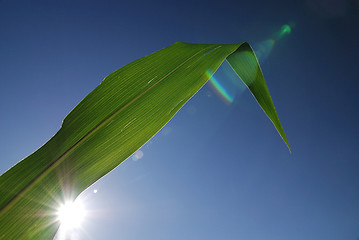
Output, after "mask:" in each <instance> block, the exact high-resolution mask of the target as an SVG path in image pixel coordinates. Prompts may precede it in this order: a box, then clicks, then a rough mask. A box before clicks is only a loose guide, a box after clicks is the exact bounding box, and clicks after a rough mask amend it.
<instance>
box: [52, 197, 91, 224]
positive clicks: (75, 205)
mask: <svg viewBox="0 0 359 240" xmlns="http://www.w3.org/2000/svg"><path fill="white" fill-rule="evenodd" d="M57 216H58V218H57V219H58V220H59V221H60V223H61V227H63V228H65V229H73V228H79V227H81V223H82V221H83V220H84V218H85V216H86V210H85V207H84V205H83V203H82V202H81V201H75V202H65V203H64V204H62V205H61V206H60V208H59V210H58V212H57Z"/></svg>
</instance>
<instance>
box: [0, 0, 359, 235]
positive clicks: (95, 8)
mask: <svg viewBox="0 0 359 240" xmlns="http://www.w3.org/2000/svg"><path fill="white" fill-rule="evenodd" d="M358 23H359V1H357V0H356V1H354V0H352V1H349V0H311V1H276V0H274V1H264V0H263V1H238V0H237V1H196V2H193V1H162V2H161V1H142V2H141V1H137V2H136V1H4V0H3V1H0V81H1V87H0V112H1V118H0V119H1V120H0V123H1V124H0V133H1V134H0V172H1V173H3V172H5V171H6V170H7V169H8V168H10V167H11V166H12V165H14V164H15V163H17V162H18V161H19V160H21V159H22V158H24V157H26V156H27V155H29V154H30V153H32V152H33V151H35V150H36V149H37V148H38V147H40V146H41V145H42V144H44V143H45V142H46V141H47V140H48V139H50V137H51V136H52V135H53V134H55V132H56V131H57V130H58V128H59V127H60V125H61V122H62V120H63V119H64V117H65V116H66V115H67V113H69V112H70V110H71V109H72V108H73V107H75V106H76V105H77V104H78V103H79V101H80V100H81V99H83V98H84V97H85V96H86V95H87V94H88V93H89V92H90V91H91V90H93V89H94V88H95V87H96V86H97V85H98V84H99V83H100V82H101V80H102V79H103V78H104V77H105V76H107V75H108V74H110V73H111V72H113V71H115V70H116V69H118V68H120V67H121V66H123V65H125V64H127V63H129V62H131V61H133V60H135V59H137V58H140V57H143V56H145V55H147V54H149V53H151V52H154V51H157V50H159V49H161V48H164V47H166V46H168V45H171V44H173V43H174V42H178V41H186V42H193V43H235V42H243V41H248V42H249V43H250V44H252V46H254V47H255V50H256V49H257V50H258V49H259V47H260V46H261V44H262V45H263V41H265V40H268V39H271V38H274V35H275V33H276V32H278V31H279V30H280V29H281V27H282V26H283V25H284V24H290V26H292V31H291V33H290V34H289V35H286V36H284V37H283V38H281V39H279V40H277V41H276V42H275V44H274V46H273V49H272V51H268V57H267V58H262V59H260V63H261V65H262V70H263V73H264V77H265V79H266V81H267V84H268V87H269V90H270V92H271V95H272V98H273V101H274V104H275V106H276V108H277V112H278V114H279V117H280V119H281V121H282V124H283V127H284V130H285V131H286V134H287V137H288V140H289V142H290V144H291V147H292V151H293V153H292V154H289V152H288V150H287V148H286V146H285V144H284V143H283V142H282V140H281V138H280V137H279V135H278V134H277V133H276V131H275V129H274V127H273V126H272V124H271V122H270V121H269V120H268V119H267V118H266V116H265V115H264V113H263V112H262V110H261V109H260V107H259V106H258V105H257V103H256V102H255V100H254V99H253V97H252V96H251V94H250V93H249V91H248V90H244V91H243V85H241V84H240V83H238V84H237V85H236V84H234V85H233V84H232V89H231V91H232V92H233V93H236V96H235V99H234V101H233V103H231V104H228V103H227V104H226V103H224V102H223V101H222V100H221V99H220V98H218V97H217V94H216V92H215V90H214V89H213V88H211V87H210V86H209V84H207V85H206V86H204V87H203V88H202V89H201V91H199V92H198V94H197V95H196V96H195V97H194V98H193V99H191V100H190V101H189V102H188V103H187V104H186V105H185V106H184V108H183V109H182V110H181V111H180V112H179V113H178V114H177V115H176V116H175V117H174V118H173V119H172V120H171V121H170V123H169V124H168V125H166V127H165V128H164V129H163V130H162V131H161V132H159V133H158V134H157V135H156V136H155V137H154V138H153V139H152V140H151V141H150V142H149V143H147V144H146V145H145V146H143V147H142V149H141V151H142V153H143V157H142V158H141V159H138V160H137V161H135V160H136V158H134V157H133V158H131V159H128V160H127V161H125V162H124V163H123V164H122V165H120V166H119V167H118V168H116V169H115V170H114V171H112V172H111V173H110V174H108V175H107V176H105V177H104V178H103V179H101V180H100V181H98V182H97V183H96V184H95V185H94V186H92V187H91V188H90V189H88V190H87V191H85V192H84V194H83V195H84V196H86V205H87V208H88V209H89V210H90V211H92V214H91V216H90V217H89V218H88V219H87V220H86V221H85V223H84V225H83V230H82V231H78V233H77V235H78V236H77V238H76V239H126V240H137V239H139V240H140V239H141V240H143V239H171V240H183V239H186V240H192V239H193V240H194V239H196V240H197V239H207V240H217V239H227V240H232V239H233V240H234V239H236V240H237V239H246V240H262V239H266V240H272V239H273V240H288V239H290V240H302V239H306V240H318V239H326V240H342V239H345V240H357V239H359V155H358V153H357V149H358V138H359V125H358V122H359V115H358V103H359V98H358V92H359V83H358V76H357V68H358V67H357V64H358V54H359V47H358V42H359V32H358V30H357V29H358ZM215 78H216V79H217V80H218V81H220V82H222V83H223V84H226V82H227V83H228V82H231V81H232V83H233V81H238V82H239V81H240V80H239V79H236V78H235V76H234V75H233V74H232V73H230V72H229V68H228V65H226V64H224V65H223V67H222V68H221V69H220V70H218V72H217V73H216V74H215ZM138 156H140V155H138ZM94 189H97V190H98V192H97V193H96V194H94V193H93V190H94Z"/></svg>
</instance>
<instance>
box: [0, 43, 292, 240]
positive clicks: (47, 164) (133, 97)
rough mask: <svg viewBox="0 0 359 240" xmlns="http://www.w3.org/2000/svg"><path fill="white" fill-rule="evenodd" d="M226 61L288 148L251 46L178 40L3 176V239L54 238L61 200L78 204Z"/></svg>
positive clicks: (115, 81) (111, 85) (127, 72)
mask: <svg viewBox="0 0 359 240" xmlns="http://www.w3.org/2000/svg"><path fill="white" fill-rule="evenodd" d="M225 59H227V61H228V62H229V63H230V65H231V66H232V68H233V69H234V71H235V72H236V73H237V74H238V75H239V76H240V78H241V79H242V80H243V81H244V83H245V84H246V85H247V86H248V88H249V90H250V91H251V92H252V94H253V95H254V97H255V99H256V100H257V101H258V103H259V105H260V106H261V107H262V108H263V110H264V112H265V113H266V114H267V115H268V117H269V119H270V120H271V121H272V122H273V123H274V125H275V127H276V129H277V130H278V132H279V134H280V135H281V137H282V138H283V140H284V141H285V143H286V144H287V145H288V141H287V139H286V137H285V134H284V131H283V129H282V126H281V124H280V122H279V119H278V116H277V113H276V111H275V109H274V105H273V103H272V100H271V97H270V95H269V92H268V89H267V86H266V83H265V81H264V78H263V75H262V72H261V69H260V67H259V64H258V61H257V58H256V57H255V55H254V53H253V50H252V49H251V47H250V46H249V44H247V43H238V44H190V43H182V42H178V43H175V44H173V45H171V46H169V47H167V48H164V49H162V50H159V51H157V52H155V53H153V54H150V55H148V56H146V57H143V58H141V59H138V60H136V61H134V62H132V63H129V64H128V65H126V66H124V67H122V68H120V69H119V70H117V71H115V72H114V73H112V74H110V75H109V76H108V77H106V78H105V79H104V80H103V81H102V83H101V84H100V85H99V86H98V87H97V88H96V89H94V90H93V91H92V92H91V93H90V94H89V95H88V96H87V97H85V98H84V99H83V100H82V101H81V102H80V103H79V104H78V105H77V106H76V107H75V108H74V109H73V110H72V111H71V112H70V113H69V114H68V115H67V117H66V118H65V119H64V121H63V123H62V126H61V128H60V130H59V131H58V132H57V133H56V134H55V135H54V136H53V137H52V138H51V139H50V140H49V141H48V142H47V143H46V144H44V145H43V146H42V147H41V148H40V149H38V150H37V151H35V152H34V153H33V154H31V155H30V156H28V157H27V158H25V159H23V160H22V161H20V162H19V163H18V164H16V165H15V166H14V167H12V168H11V169H9V170H8V171H7V172H5V173H4V174H3V175H1V176H0V196H1V198H0V229H1V230H0V239H51V238H53V236H54V235H55V233H56V231H57V229H58V227H59V222H58V221H57V219H56V218H57V217H56V210H57V208H58V206H59V202H62V201H63V200H64V199H69V198H70V199H75V198H76V196H78V195H79V194H80V193H81V192H82V191H83V190H85V189H86V188H87V187H89V186H90V185H91V184H92V183H94V182H95V181H97V180H98V179H99V178H101V177H102V176H104V175H105V174H107V173H108V172H109V171H111V170H112V169H113V168H115V167H116V166H118V165H119V164H120V163H121V162H123V161H124V160H125V159H127V158H128V157H129V156H130V155H131V154H133V153H134V152H135V151H136V150H137V149H138V148H140V147H141V146H142V145H143V144H145V143H146V142H147V141H148V140H149V139H150V138H151V137H152V136H153V135H154V134H156V133H157V132H158V131H159V130H160V129H161V128H162V127H163V126H164V125H165V124H166V123H167V122H168V121H169V120H170V119H171V118H172V117H173V116H174V114H175V113H176V112H177V111H178V110H179V109H180V108H181V107H182V106H183V105H184V104H185V103H186V102H187V101H188V100H189V99H190V98H191V97H192V96H193V95H194V94H195V93H196V92H197V91H198V90H199V89H200V88H201V87H202V86H203V85H204V84H205V83H206V82H207V80H208V74H206V72H211V73H214V72H215V71H216V70H217V68H218V67H219V66H220V65H221V63H222V62H223V61H224V60H225ZM288 147H289V145H288Z"/></svg>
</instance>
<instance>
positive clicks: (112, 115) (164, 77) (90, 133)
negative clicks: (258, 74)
mask: <svg viewBox="0 0 359 240" xmlns="http://www.w3.org/2000/svg"><path fill="white" fill-rule="evenodd" d="M206 49H207V48H204V49H201V50H199V51H198V52H196V53H195V54H194V55H192V56H191V57H189V58H187V59H186V60H185V61H184V62H182V63H181V64H179V65H178V66H177V67H175V68H174V69H173V70H171V71H170V72H168V73H167V74H166V75H165V76H163V77H162V78H161V79H159V80H158V81H157V82H156V83H154V84H153V85H152V86H150V87H149V88H147V89H146V90H145V91H143V92H142V93H140V94H139V95H137V96H136V97H134V98H133V99H132V100H130V101H129V102H128V103H126V104H125V105H124V106H122V107H121V108H120V109H118V110H116V111H115V112H114V113H112V114H111V115H110V116H109V117H107V118H106V119H104V120H103V121H102V122H101V123H99V124H98V125H97V126H95V127H94V128H93V129H92V130H90V131H89V132H88V133H87V134H86V135H85V136H83V137H82V138H81V139H80V140H78V141H77V142H76V143H75V144H74V145H72V146H71V147H70V148H69V149H68V150H66V151H65V152H64V153H63V154H62V155H61V156H60V157H58V158H57V159H56V160H55V161H53V162H52V163H51V164H50V165H49V166H48V167H47V168H45V169H44V170H43V171H42V172H41V173H39V174H38V175H37V176H36V177H35V178H34V179H33V180H32V181H31V182H30V183H29V184H28V185H26V186H25V187H24V188H23V189H22V190H21V191H20V192H19V193H17V194H16V195H15V196H14V197H13V198H11V199H10V200H9V201H8V202H7V204H6V205H5V206H4V207H3V208H2V209H1V210H0V215H2V214H3V213H4V212H6V211H7V210H8V209H10V208H11V206H12V205H14V204H15V203H16V202H17V201H18V200H19V199H20V198H21V197H22V196H23V195H24V194H25V193H26V192H27V191H29V190H30V189H31V188H32V187H33V186H34V185H35V184H36V183H38V182H39V181H40V180H41V179H43V178H44V177H45V176H46V175H47V174H48V173H49V172H51V170H52V169H54V168H56V167H57V166H58V165H59V164H60V163H61V162H62V160H64V159H65V158H66V157H67V156H68V155H69V154H70V153H71V152H72V151H73V150H74V149H76V147H78V146H79V145H80V144H81V143H82V142H84V141H85V140H86V139H87V138H89V137H90V136H91V135H92V134H94V133H95V132H97V131H98V130H99V129H101V127H102V126H104V125H106V124H107V123H108V122H109V121H111V120H112V119H113V118H114V117H115V116H117V115H118V114H119V113H121V112H122V111H123V110H125V109H126V108H127V107H128V106H130V105H131V104H132V103H134V102H135V101H136V100H137V99H139V98H140V97H142V96H143V95H144V94H146V93H147V92H148V91H150V90H151V89H152V88H154V87H155V86H157V85H158V84H159V83H161V82H162V81H163V80H164V79H166V78H167V77H168V76H170V75H171V74H173V73H174V72H175V71H176V70H177V69H179V68H180V67H182V66H183V65H184V64H185V63H187V62H188V61H189V60H191V59H192V58H194V57H195V56H196V55H198V54H199V53H200V52H202V51H204V50H206ZM210 51H212V50H210Z"/></svg>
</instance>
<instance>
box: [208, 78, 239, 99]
mask: <svg viewBox="0 0 359 240" xmlns="http://www.w3.org/2000/svg"><path fill="white" fill-rule="evenodd" d="M206 76H207V77H208V78H209V82H210V84H211V86H212V87H213V88H214V89H215V92H217V93H219V96H220V98H222V99H223V100H224V101H225V102H226V103H228V104H230V103H232V102H233V99H234V97H233V96H231V95H230V94H229V92H228V91H227V90H226V89H225V88H224V86H223V85H222V84H221V83H220V82H219V81H218V80H217V79H216V78H215V77H214V76H212V73H211V72H209V71H206Z"/></svg>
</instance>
